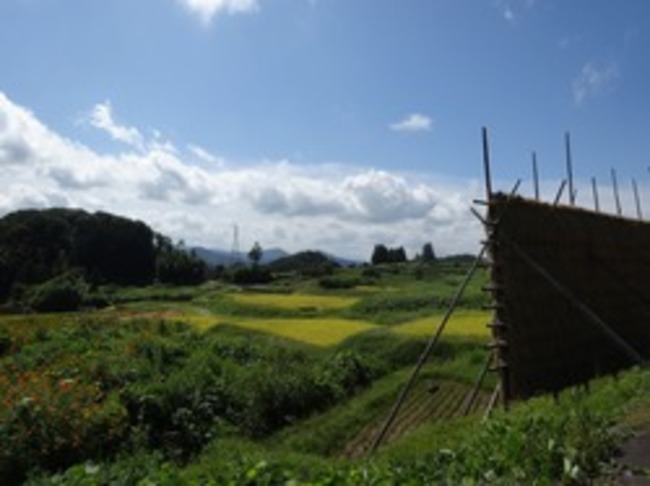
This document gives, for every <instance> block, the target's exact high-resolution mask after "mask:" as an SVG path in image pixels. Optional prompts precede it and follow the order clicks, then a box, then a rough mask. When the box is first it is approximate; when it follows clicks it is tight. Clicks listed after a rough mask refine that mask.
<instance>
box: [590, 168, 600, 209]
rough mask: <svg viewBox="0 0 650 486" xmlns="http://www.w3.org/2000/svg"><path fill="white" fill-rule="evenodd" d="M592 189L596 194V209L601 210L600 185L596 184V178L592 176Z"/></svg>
mask: <svg viewBox="0 0 650 486" xmlns="http://www.w3.org/2000/svg"><path fill="white" fill-rule="evenodd" d="M591 191H592V192H593V194H594V209H595V210H596V212H597V213H599V212H600V201H599V200H598V186H597V185H596V178H595V177H592V178H591Z"/></svg>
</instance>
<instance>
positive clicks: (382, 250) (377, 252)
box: [370, 244, 390, 265]
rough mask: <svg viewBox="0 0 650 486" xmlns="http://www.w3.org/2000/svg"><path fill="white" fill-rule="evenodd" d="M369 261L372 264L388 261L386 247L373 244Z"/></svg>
mask: <svg viewBox="0 0 650 486" xmlns="http://www.w3.org/2000/svg"><path fill="white" fill-rule="evenodd" d="M370 261H371V262H372V264H373V265H379V264H380V263H388V262H389V261H390V260H389V254H388V248H386V245H381V244H380V245H375V248H374V249H373V251H372V257H371V258H370Z"/></svg>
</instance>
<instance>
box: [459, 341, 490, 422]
mask: <svg viewBox="0 0 650 486" xmlns="http://www.w3.org/2000/svg"><path fill="white" fill-rule="evenodd" d="M492 359H493V355H492V353H489V354H488V357H487V360H485V365H484V366H483V369H482V370H481V373H480V374H479V376H478V379H477V380H476V383H474V388H473V389H472V393H471V394H470V395H469V398H468V400H467V402H466V403H465V408H464V409H463V415H464V416H465V415H468V414H469V412H470V411H471V410H472V405H474V402H475V401H476V397H477V396H478V391H479V389H480V388H481V385H482V384H483V381H484V380H485V375H487V372H488V370H489V369H490V363H491V362H492Z"/></svg>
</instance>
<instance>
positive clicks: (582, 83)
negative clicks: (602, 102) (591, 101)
mask: <svg viewBox="0 0 650 486" xmlns="http://www.w3.org/2000/svg"><path fill="white" fill-rule="evenodd" d="M620 77H621V72H620V69H619V67H618V64H616V63H614V62H611V63H605V64H597V63H593V62H588V63H586V64H585V65H584V66H583V67H582V69H581V71H580V74H579V75H578V76H576V78H575V79H574V80H573V100H574V101H575V103H576V104H577V105H580V104H582V103H584V102H585V101H586V100H587V99H588V98H594V97H597V96H601V95H604V94H607V93H609V92H610V91H611V90H612V89H614V86H615V85H616V83H617V82H618V80H619V79H620Z"/></svg>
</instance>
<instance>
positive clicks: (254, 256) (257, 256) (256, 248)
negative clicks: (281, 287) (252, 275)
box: [248, 241, 264, 267]
mask: <svg viewBox="0 0 650 486" xmlns="http://www.w3.org/2000/svg"><path fill="white" fill-rule="evenodd" d="M263 255H264V250H262V246H261V245H260V244H259V243H258V242H257V241H256V242H255V244H254V245H253V247H252V248H251V249H250V251H249V252H248V259H249V260H250V261H251V262H252V264H253V266H254V267H256V266H257V265H259V263H260V260H262V256H263Z"/></svg>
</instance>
